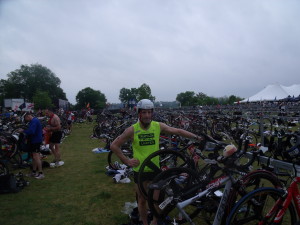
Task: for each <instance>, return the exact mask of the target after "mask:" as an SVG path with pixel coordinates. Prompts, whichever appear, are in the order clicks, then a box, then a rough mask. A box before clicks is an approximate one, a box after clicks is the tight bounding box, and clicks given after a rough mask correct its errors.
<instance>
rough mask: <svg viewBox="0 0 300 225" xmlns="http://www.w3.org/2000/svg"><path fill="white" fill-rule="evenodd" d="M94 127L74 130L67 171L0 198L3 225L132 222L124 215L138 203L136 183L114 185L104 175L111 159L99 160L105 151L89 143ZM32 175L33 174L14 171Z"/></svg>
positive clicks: (65, 146)
mask: <svg viewBox="0 0 300 225" xmlns="http://www.w3.org/2000/svg"><path fill="white" fill-rule="evenodd" d="M92 127H93V124H91V123H84V124H75V125H74V128H73V131H72V134H71V135H70V136H68V137H67V138H66V139H65V140H64V142H63V143H62V145H61V152H62V159H63V160H64V161H65V165H64V166H62V167H59V168H46V169H44V173H45V176H46V177H45V179H44V180H36V179H34V178H27V177H26V178H25V179H27V180H28V181H29V182H30V185H29V186H28V187H25V188H24V189H23V190H22V191H21V192H19V193H15V194H2V195H0V202H1V208H0V215H1V216H0V224H2V225H12V224H23V225H27V224H28V225H43V224H45V225H46V224H47V225H49V224H51V225H55V224H57V225H71V224H72V225H73V224H76V225H79V224H82V225H102V224H103V225H104V224H105V225H114V224H116V225H120V224H122V223H126V222H128V215H126V214H123V213H122V212H121V211H122V209H123V207H124V204H125V202H133V201H135V194H134V189H133V182H132V183H130V184H115V183H113V181H112V178H111V177H109V176H107V175H106V174H105V171H106V169H105V167H106V166H107V159H106V158H107V154H108V153H102V154H94V153H92V151H91V150H92V149H94V148H96V147H99V146H103V143H101V142H100V141H99V140H97V139H90V138H89V136H90V135H91V133H92ZM52 159H53V156H51V155H50V156H48V159H47V161H48V162H50V161H52ZM19 171H21V172H23V173H24V174H25V173H28V172H29V169H21V170H16V171H13V172H14V173H17V172H19Z"/></svg>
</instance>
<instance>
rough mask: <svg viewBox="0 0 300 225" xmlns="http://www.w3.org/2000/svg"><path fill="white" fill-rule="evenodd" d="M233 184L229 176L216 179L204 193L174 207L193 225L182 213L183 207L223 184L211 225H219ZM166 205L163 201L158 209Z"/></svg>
mask: <svg viewBox="0 0 300 225" xmlns="http://www.w3.org/2000/svg"><path fill="white" fill-rule="evenodd" d="M234 182H235V181H234V180H233V178H232V177H230V176H229V175H227V176H223V177H220V178H217V179H215V180H213V181H211V182H210V183H209V184H208V185H207V189H205V190H204V191H202V192H200V193H198V194H197V195H196V196H194V197H192V198H189V199H187V200H185V201H183V202H180V203H177V205H176V207H177V209H178V210H179V212H180V213H181V214H182V215H183V216H184V217H185V219H186V220H187V221H188V222H189V223H190V224H192V225H195V223H194V222H193V221H192V219H191V218H190V217H189V216H188V215H187V213H186V212H185V211H184V207H186V206H188V205H190V204H192V203H193V202H195V201H196V200H198V199H200V198H201V197H203V196H205V195H207V194H208V193H210V192H211V191H213V190H214V189H216V188H218V187H221V186H222V185H223V184H225V188H224V191H223V194H222V198H221V201H220V204H219V206H218V210H217V213H216V215H215V218H214V222H213V225H219V224H221V221H222V217H223V215H224V211H225V207H226V202H227V199H228V196H229V192H230V189H231V187H232V184H233V183H234ZM166 200H167V199H166ZM167 204H168V203H167ZM167 204H166V201H164V202H162V203H161V204H160V205H159V207H161V206H163V205H167Z"/></svg>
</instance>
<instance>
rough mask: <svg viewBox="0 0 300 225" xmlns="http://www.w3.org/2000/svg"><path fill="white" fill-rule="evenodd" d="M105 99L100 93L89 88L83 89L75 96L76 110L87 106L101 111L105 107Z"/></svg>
mask: <svg viewBox="0 0 300 225" xmlns="http://www.w3.org/2000/svg"><path fill="white" fill-rule="evenodd" d="M106 101H107V100H106V97H105V95H104V94H102V93H101V92H100V91H96V90H94V89H92V88H90V87H87V88H84V89H82V90H81V91H79V92H78V94H77V95H76V102H77V105H76V108H78V109H80V108H86V106H87V104H89V105H90V107H91V108H94V109H103V108H105V106H106Z"/></svg>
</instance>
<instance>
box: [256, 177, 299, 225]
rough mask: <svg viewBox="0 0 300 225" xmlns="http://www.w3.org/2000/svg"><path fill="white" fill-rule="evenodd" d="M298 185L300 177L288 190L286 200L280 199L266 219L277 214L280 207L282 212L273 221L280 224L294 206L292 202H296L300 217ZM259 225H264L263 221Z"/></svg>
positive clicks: (295, 179)
mask: <svg viewBox="0 0 300 225" xmlns="http://www.w3.org/2000/svg"><path fill="white" fill-rule="evenodd" d="M298 184H300V177H295V178H294V179H293V181H292V183H291V184H290V186H289V187H288V189H287V193H286V196H285V198H284V199H279V200H278V201H277V202H276V204H275V205H274V207H272V209H271V210H270V212H269V213H268V214H267V215H266V216H265V218H266V219H269V218H271V216H272V215H273V214H274V213H275V212H276V209H278V207H280V210H279V211H278V213H277V214H276V217H275V219H274V221H273V223H274V224H279V223H280V221H281V220H282V218H283V216H284V214H285V212H286V210H287V209H288V207H289V205H290V204H292V201H293V202H294V206H295V208H296V211H297V214H298V217H300V191H299V189H298ZM258 224H259V225H260V224H263V221H261V222H259V223H258Z"/></svg>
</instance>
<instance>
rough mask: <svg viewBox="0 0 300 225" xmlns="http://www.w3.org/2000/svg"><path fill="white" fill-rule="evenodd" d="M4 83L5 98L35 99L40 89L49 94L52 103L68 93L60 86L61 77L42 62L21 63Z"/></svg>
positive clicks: (64, 97) (63, 97)
mask: <svg viewBox="0 0 300 225" xmlns="http://www.w3.org/2000/svg"><path fill="white" fill-rule="evenodd" d="M7 77H8V79H7V80H6V81H5V82H2V84H4V90H3V92H4V97H5V98H24V99H26V100H28V101H32V100H33V96H34V95H35V94H36V93H37V92H38V91H44V92H47V93H48V94H49V97H50V99H51V101H52V103H55V102H57V99H64V100H67V99H66V94H65V93H64V92H63V90H62V89H61V88H60V87H59V86H60V83H61V81H60V79H59V78H58V77H57V76H56V75H55V74H54V73H53V72H52V71H51V70H50V69H48V68H47V67H45V66H42V65H40V64H31V65H30V66H28V65H21V68H20V69H17V70H15V71H12V72H10V73H9V74H8V75H7Z"/></svg>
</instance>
